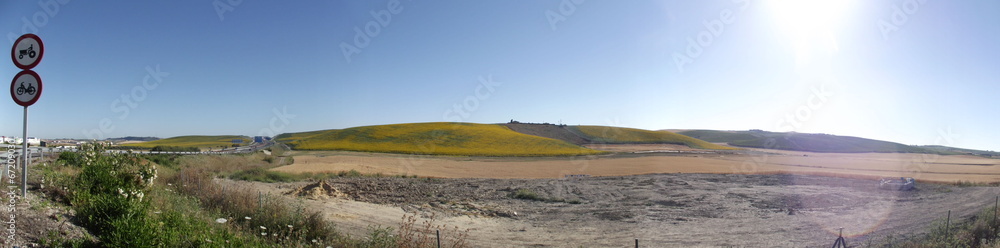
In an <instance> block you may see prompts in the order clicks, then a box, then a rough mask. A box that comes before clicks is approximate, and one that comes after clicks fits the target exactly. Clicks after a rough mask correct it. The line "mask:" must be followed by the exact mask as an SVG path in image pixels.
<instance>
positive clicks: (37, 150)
mask: <svg viewBox="0 0 1000 248" xmlns="http://www.w3.org/2000/svg"><path fill="white" fill-rule="evenodd" d="M272 145H274V142H273V141H268V142H265V143H254V144H251V145H249V146H241V147H233V148H226V149H220V150H208V151H201V152H168V151H148V150H106V151H104V153H135V154H178V155H202V154H236V153H252V152H257V151H260V150H263V149H267V148H268V147H271V146H272ZM16 146H17V147H16V148H15V149H10V150H6V149H5V150H3V151H2V152H0V156H3V157H7V156H9V154H10V153H12V152H13V153H14V156H15V157H20V154H21V146H20V145H16ZM67 151H68V152H75V151H78V149H77V148H76V147H70V148H57V147H29V148H28V155H29V156H31V157H33V158H34V157H40V156H43V155H44V154H51V153H60V152H67Z"/></svg>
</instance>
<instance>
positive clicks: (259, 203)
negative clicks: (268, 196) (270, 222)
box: [257, 190, 264, 209]
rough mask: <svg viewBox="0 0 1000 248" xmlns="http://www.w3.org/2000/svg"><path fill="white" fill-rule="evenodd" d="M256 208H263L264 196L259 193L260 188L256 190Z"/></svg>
mask: <svg viewBox="0 0 1000 248" xmlns="http://www.w3.org/2000/svg"><path fill="white" fill-rule="evenodd" d="M257 209H264V196H263V195H261V194H260V190H258V191H257Z"/></svg>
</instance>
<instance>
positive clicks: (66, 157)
mask: <svg viewBox="0 0 1000 248" xmlns="http://www.w3.org/2000/svg"><path fill="white" fill-rule="evenodd" d="M56 161H62V162H63V163H65V164H66V165H70V166H76V167H79V166H80V165H82V162H83V156H81V155H80V153H77V152H61V153H59V158H56Z"/></svg>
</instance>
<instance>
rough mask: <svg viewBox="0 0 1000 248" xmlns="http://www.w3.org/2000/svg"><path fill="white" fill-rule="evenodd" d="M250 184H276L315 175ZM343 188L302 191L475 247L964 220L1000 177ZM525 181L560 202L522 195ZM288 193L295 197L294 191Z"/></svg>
mask: <svg viewBox="0 0 1000 248" xmlns="http://www.w3.org/2000/svg"><path fill="white" fill-rule="evenodd" d="M222 183H228V184H243V185H250V186H252V187H257V188H260V189H264V190H265V191H267V192H271V193H273V194H282V193H286V192H290V191H293V190H294V189H295V188H298V187H302V186H304V185H305V184H307V183H292V184H264V183H250V182H234V181H228V180H222ZM327 183H328V184H329V185H330V188H332V189H334V191H336V194H331V195H339V197H336V196H331V198H329V199H320V200H312V199H305V198H299V199H302V201H303V202H304V203H305V204H307V205H309V206H310V208H312V209H317V210H321V211H323V212H324V213H326V214H327V216H328V218H330V219H331V220H333V221H334V222H335V223H336V224H337V225H338V227H339V229H340V230H343V231H345V232H347V233H350V234H352V235H355V236H362V235H364V233H365V232H366V229H367V227H369V226H383V227H398V226H399V223H400V222H401V219H402V218H403V216H404V215H406V214H410V215H417V216H422V219H421V221H423V220H425V219H426V218H427V217H429V216H431V215H432V214H433V215H434V216H437V219H436V220H435V225H445V226H444V227H443V228H442V230H443V231H442V236H444V237H445V240H446V244H447V242H449V241H450V240H449V239H450V238H451V237H454V231H448V230H453V229H452V228H453V227H458V229H459V230H469V238H468V239H467V241H468V242H469V243H470V244H471V245H472V246H473V247H578V246H584V247H630V246H631V245H632V244H633V242H634V239H639V240H640V244H641V245H642V246H643V247H719V246H742V247H803V246H812V247H815V246H829V245H831V244H832V243H833V241H834V240H835V239H836V237H837V236H836V233H837V228H839V227H843V228H844V230H843V232H844V234H845V236H847V237H848V242H849V243H850V244H852V245H856V244H863V243H864V242H866V241H867V240H868V239H869V238H872V237H879V236H883V235H886V234H890V233H892V234H897V235H898V234H903V235H912V234H915V233H920V232H924V231H926V230H927V228H928V226H929V225H930V224H931V223H932V222H933V221H935V220H939V219H943V218H944V217H945V215H946V213H947V211H948V210H952V211H953V212H952V218H953V220H963V219H965V218H968V217H969V216H971V215H973V214H975V213H976V212H977V211H979V210H981V209H982V208H984V207H986V206H988V205H992V204H993V200H994V199H995V198H994V197H996V196H997V195H998V194H1000V188H995V187H954V186H942V185H924V184H922V185H919V189H918V190H916V191H907V192H900V191H890V190H879V189H877V187H876V186H875V183H874V181H871V180H863V179H845V178H836V177H823V176H795V175H723V174H660V175H638V176H623V177H584V178H573V179H425V178H420V179H416V178H339V179H333V180H328V181H327ZM518 190H527V191H531V192H535V193H536V194H537V195H538V196H539V197H540V198H545V199H553V200H552V201H549V202H546V201H536V200H525V199H515V198H513V197H512V195H513V193H514V192H517V191H518ZM285 197H288V198H296V197H297V196H290V195H285Z"/></svg>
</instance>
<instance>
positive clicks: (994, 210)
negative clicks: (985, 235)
mask: <svg viewBox="0 0 1000 248" xmlns="http://www.w3.org/2000/svg"><path fill="white" fill-rule="evenodd" d="M998 206H1000V195H998V196H997V199H996V201H995V202H994V203H993V225H996V224H997V207H998Z"/></svg>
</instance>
